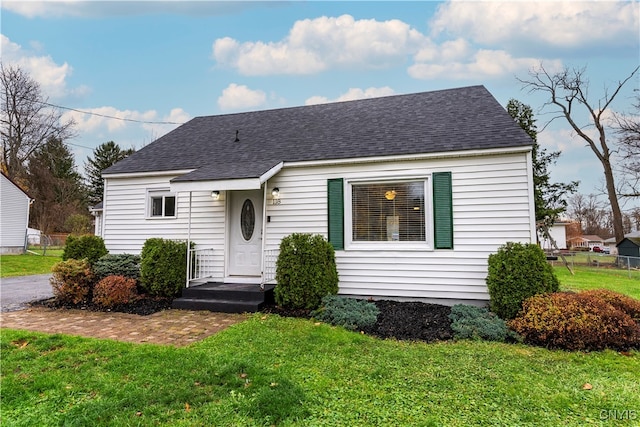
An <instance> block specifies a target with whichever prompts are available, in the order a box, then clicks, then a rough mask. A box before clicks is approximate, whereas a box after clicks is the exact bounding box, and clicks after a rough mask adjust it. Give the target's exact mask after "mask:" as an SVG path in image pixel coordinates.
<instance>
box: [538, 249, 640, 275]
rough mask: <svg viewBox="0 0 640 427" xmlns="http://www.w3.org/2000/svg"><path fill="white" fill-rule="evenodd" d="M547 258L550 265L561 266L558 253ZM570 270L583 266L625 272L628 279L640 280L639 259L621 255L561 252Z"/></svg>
mask: <svg viewBox="0 0 640 427" xmlns="http://www.w3.org/2000/svg"><path fill="white" fill-rule="evenodd" d="M552 255H553V256H550V257H549V259H550V260H549V262H550V263H551V265H562V264H563V262H564V261H562V257H560V253H553V254H552ZM562 255H563V256H564V258H565V259H566V260H567V263H568V264H569V266H570V267H571V268H573V267H574V266H576V265H578V266H583V267H590V268H596V269H597V268H606V269H615V270H620V271H626V272H627V274H628V275H629V278H636V279H638V280H640V258H638V257H630V256H623V255H610V254H604V253H594V252H564V251H563V252H562Z"/></svg>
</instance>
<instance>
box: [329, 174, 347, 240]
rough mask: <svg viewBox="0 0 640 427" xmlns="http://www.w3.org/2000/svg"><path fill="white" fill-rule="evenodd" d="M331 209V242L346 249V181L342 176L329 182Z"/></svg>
mask: <svg viewBox="0 0 640 427" xmlns="http://www.w3.org/2000/svg"><path fill="white" fill-rule="evenodd" d="M327 193H328V204H327V206H328V210H329V243H331V245H333V248H334V249H336V250H341V249H344V183H343V180H342V178H337V179H330V180H328V182H327Z"/></svg>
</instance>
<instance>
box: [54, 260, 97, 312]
mask: <svg viewBox="0 0 640 427" xmlns="http://www.w3.org/2000/svg"><path fill="white" fill-rule="evenodd" d="M51 271H52V272H53V275H52V276H51V279H49V283H51V287H52V288H53V295H54V297H55V298H56V300H58V302H61V303H64V304H67V303H71V304H79V303H81V302H83V301H86V300H88V298H89V293H90V292H91V285H92V284H93V278H94V276H93V272H92V271H91V266H90V265H89V262H88V261H87V260H86V259H82V260H78V259H69V260H66V261H60V262H59V263H57V264H55V265H54V266H53V267H52V268H51Z"/></svg>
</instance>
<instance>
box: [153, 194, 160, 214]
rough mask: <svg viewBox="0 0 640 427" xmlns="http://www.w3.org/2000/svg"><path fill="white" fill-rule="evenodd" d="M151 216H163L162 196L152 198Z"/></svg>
mask: <svg viewBox="0 0 640 427" xmlns="http://www.w3.org/2000/svg"><path fill="white" fill-rule="evenodd" d="M151 216H162V197H152V198H151Z"/></svg>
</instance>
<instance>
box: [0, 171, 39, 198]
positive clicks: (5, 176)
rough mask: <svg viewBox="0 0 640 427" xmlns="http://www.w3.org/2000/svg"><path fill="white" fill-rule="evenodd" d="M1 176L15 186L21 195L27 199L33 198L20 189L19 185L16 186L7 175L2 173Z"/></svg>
mask: <svg viewBox="0 0 640 427" xmlns="http://www.w3.org/2000/svg"><path fill="white" fill-rule="evenodd" d="M0 175H2V177H3V178H4V179H6V181H7V182H9V183H10V184H11V185H13V186H14V187H15V188H17V189H18V190H20V192H21V193H23V194H24V195H25V196H26V197H27V199H31V196H29V193H27V192H26V191H24V190H23V189H22V187H20V186H19V185H18V184H16V183H15V182H14V181H13V180H12V179H11V178H9V177H8V176H7V175H5V174H4V172H0Z"/></svg>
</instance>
